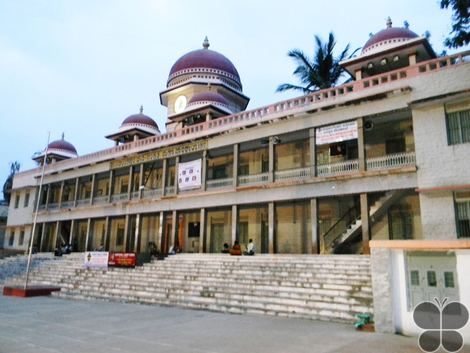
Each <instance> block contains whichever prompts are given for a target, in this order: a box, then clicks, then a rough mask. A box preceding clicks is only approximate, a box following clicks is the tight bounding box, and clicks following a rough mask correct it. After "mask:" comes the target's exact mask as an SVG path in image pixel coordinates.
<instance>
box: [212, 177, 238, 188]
mask: <svg viewBox="0 0 470 353" xmlns="http://www.w3.org/2000/svg"><path fill="white" fill-rule="evenodd" d="M230 186H233V178H225V179H213V180H208V181H207V189H219V188H226V187H230Z"/></svg>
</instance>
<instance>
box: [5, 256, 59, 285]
mask: <svg viewBox="0 0 470 353" xmlns="http://www.w3.org/2000/svg"><path fill="white" fill-rule="evenodd" d="M58 259H61V258H60V257H54V255H52V254H49V253H41V254H34V255H33V256H32V261H31V270H32V271H38V270H39V269H41V268H42V267H43V266H47V265H49V264H52V263H54V262H56V261H58ZM27 263H28V256H27V255H15V256H9V257H5V258H3V259H0V286H3V284H4V283H5V282H9V281H10V279H13V278H16V283H19V279H18V276H21V277H20V278H24V276H23V275H24V274H25V273H26V267H27ZM22 284H24V281H23V282H22Z"/></svg>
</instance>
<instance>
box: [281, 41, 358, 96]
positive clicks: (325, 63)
mask: <svg viewBox="0 0 470 353" xmlns="http://www.w3.org/2000/svg"><path fill="white" fill-rule="evenodd" d="M315 44H316V45H315V52H314V57H313V59H310V58H308V56H307V55H306V54H305V53H304V52H303V51H302V50H299V49H293V50H290V51H289V52H288V53H287V55H288V56H290V57H291V58H293V59H294V61H295V62H296V63H297V64H298V66H297V68H296V69H295V71H294V72H293V74H294V76H297V77H298V78H299V80H300V83H301V85H293V84H290V83H283V84H282V85H279V87H277V89H276V92H283V91H287V90H297V91H302V92H303V93H304V94H308V93H310V92H314V91H318V90H320V89H324V88H330V87H333V86H335V85H336V83H337V82H338V80H339V79H340V77H341V75H342V74H343V72H344V69H343V68H342V67H341V66H340V65H339V62H340V61H342V60H345V59H347V58H350V57H352V55H354V53H355V52H356V51H357V50H358V49H356V50H355V51H354V52H353V53H352V54H351V55H349V56H348V51H349V44H348V45H347V46H346V48H344V50H343V51H342V52H341V54H340V55H339V56H337V57H334V54H333V50H334V48H335V45H336V39H335V35H334V34H333V32H330V34H329V36H328V42H326V43H324V42H323V41H322V39H321V38H320V37H319V36H318V35H315Z"/></svg>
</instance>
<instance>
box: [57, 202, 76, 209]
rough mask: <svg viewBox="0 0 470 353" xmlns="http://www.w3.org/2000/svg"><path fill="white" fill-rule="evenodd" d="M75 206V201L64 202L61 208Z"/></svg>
mask: <svg viewBox="0 0 470 353" xmlns="http://www.w3.org/2000/svg"><path fill="white" fill-rule="evenodd" d="M74 204H75V202H74V201H62V203H61V204H60V208H71V207H73V205H74Z"/></svg>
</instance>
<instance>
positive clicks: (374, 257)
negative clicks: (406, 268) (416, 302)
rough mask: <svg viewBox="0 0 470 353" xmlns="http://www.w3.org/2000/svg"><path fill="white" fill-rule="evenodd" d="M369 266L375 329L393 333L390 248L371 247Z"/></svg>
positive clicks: (392, 269)
mask: <svg viewBox="0 0 470 353" xmlns="http://www.w3.org/2000/svg"><path fill="white" fill-rule="evenodd" d="M370 268H371V277H372V293H373V298H374V325H375V330H376V331H377V332H381V333H395V332H396V330H395V320H394V315H393V288H392V278H393V271H394V267H393V266H392V251H391V250H390V249H379V248H373V249H372V253H371V257H370Z"/></svg>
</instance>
